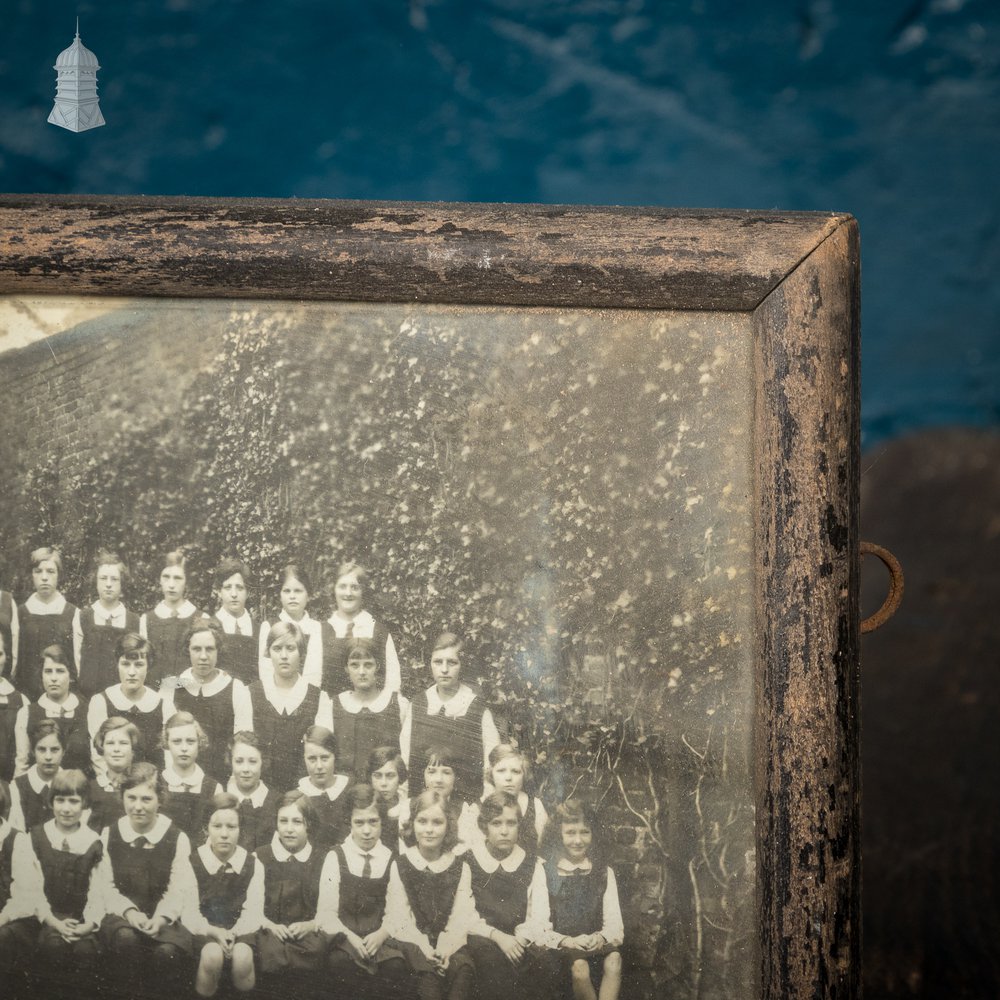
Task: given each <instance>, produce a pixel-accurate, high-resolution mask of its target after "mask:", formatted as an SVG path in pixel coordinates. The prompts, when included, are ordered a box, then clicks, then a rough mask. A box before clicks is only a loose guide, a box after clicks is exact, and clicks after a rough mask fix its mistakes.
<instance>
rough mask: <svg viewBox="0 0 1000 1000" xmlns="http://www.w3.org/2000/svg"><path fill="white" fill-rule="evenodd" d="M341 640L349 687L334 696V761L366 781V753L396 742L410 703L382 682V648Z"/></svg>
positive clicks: (341, 768)
mask: <svg viewBox="0 0 1000 1000" xmlns="http://www.w3.org/2000/svg"><path fill="white" fill-rule="evenodd" d="M343 643H344V645H346V646H347V661H346V674H347V680H348V682H349V683H350V689H349V690H346V691H341V692H340V694H338V695H335V696H334V697H333V733H334V736H335V738H336V750H337V764H338V765H339V767H340V770H341V771H343V772H344V774H350V775H352V776H353V777H354V778H355V780H357V781H367V780H368V775H367V774H366V773H365V769H366V767H367V764H368V756H369V754H370V753H371V752H372V750H374V749H375V748H376V747H378V746H384V745H391V744H395V745H397V746H398V745H399V734H400V731H401V730H402V728H403V723H404V721H405V720H406V719H407V718H408V716H409V712H410V703H409V702H408V701H407V700H406V699H405V698H404V697H403V696H402V695H401V694H400V693H399V691H398V690H393V689H391V688H389V687H388V686H387V685H386V684H385V671H384V670H383V667H382V664H381V663H380V662H379V657H380V656H381V652H380V650H379V649H378V647H376V646H375V645H374V643H373V642H372V641H371V640H370V639H351V640H349V641H348V640H343ZM325 648H326V647H325V646H324V649H325Z"/></svg>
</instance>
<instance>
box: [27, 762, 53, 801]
mask: <svg viewBox="0 0 1000 1000" xmlns="http://www.w3.org/2000/svg"><path fill="white" fill-rule="evenodd" d="M24 773H25V774H26V775H27V776H28V784H29V785H31V790H32V791H33V792H34V793H35V794H36V795H41V794H42V792H43V791H44V790H45V789H46V788H48V787H49V786H50V785H51V784H52V779H51V778H50V779H49V780H48V781H46V780H45V779H44V778H43V777H42V776H41V775H40V774H39V773H38V765H37V764H32V765H31V767H29V768H28V770H27V771H25V772H24Z"/></svg>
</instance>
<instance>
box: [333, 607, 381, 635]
mask: <svg viewBox="0 0 1000 1000" xmlns="http://www.w3.org/2000/svg"><path fill="white" fill-rule="evenodd" d="M326 623H327V625H329V626H330V628H332V629H333V631H334V634H335V635H336V636H338V637H339V638H341V639H343V638H344V637H345V636H346V635H347V626H348V625H353V626H354V631H353V632H352V634H351V638H353V639H370V638H371V637H372V634H373V633H374V630H375V619H374V618H373V617H372V616H371V614H370V613H369V612H368V611H364V610H362V611H359V612H358V613H357V614H356V615H355V616H354V617H353V618H345V617H344V616H343V615H342V614H341V613H340V612H339V611H334V613H333V614H332V615H330V617H329V618H327V620H326Z"/></svg>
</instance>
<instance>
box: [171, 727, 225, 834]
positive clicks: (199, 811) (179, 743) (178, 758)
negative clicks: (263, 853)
mask: <svg viewBox="0 0 1000 1000" xmlns="http://www.w3.org/2000/svg"><path fill="white" fill-rule="evenodd" d="M207 745H208V738H207V737H206V736H205V730H204V729H202V728H201V726H200V725H199V724H198V720H197V719H195V717H194V716H193V715H191V713H190V712H174V714H173V715H171V716H170V718H169V719H167V722H166V725H165V726H164V727H163V749H164V750H165V751H166V757H165V759H166V767H164V768H163V783H164V785H166V788H167V797H166V799H165V800H164V801H163V803H162V805H161V809H162V811H163V813H164V815H166V816H169V817H170V819H172V820H173V821H174V822H175V823H176V824H177V826H178V827H179V828H180V829H181V830H183V831H184V833H186V834H187V835H188V837H193V838H196V839H198V840H200V839H201V835H202V833H203V832H204V829H205V824H206V823H207V822H208V817H209V816H210V815H211V812H212V801H213V799H214V798H215V796H216V795H217V794H218V793H219V792H221V791H222V786H221V785H220V784H219V783H218V782H217V781H216V780H215V779H214V778H212V777H210V776H209V775H207V774H205V772H204V771H203V770H202V769H201V767H200V765H199V764H198V757H199V756H200V754H201V752H202V751H203V750H204V749H205V747H206V746H207Z"/></svg>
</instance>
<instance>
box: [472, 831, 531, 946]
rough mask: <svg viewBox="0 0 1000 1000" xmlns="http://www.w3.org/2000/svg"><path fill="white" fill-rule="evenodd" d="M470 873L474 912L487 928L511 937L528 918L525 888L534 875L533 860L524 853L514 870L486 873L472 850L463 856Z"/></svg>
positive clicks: (500, 869) (500, 868) (499, 869)
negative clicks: (474, 902) (492, 928)
mask: <svg viewBox="0 0 1000 1000" xmlns="http://www.w3.org/2000/svg"><path fill="white" fill-rule="evenodd" d="M463 858H464V860H465V862H466V864H467V865H468V866H469V870H470V871H471V873H472V895H473V898H474V899H475V901H476V911H477V912H478V913H479V915H480V916H481V917H482V918H483V920H485V921H486V923H488V924H489V925H490V927H494V928H496V929H497V930H498V931H503V933H504V934H513V933H514V929H515V928H516V927H518V926H519V925H520V924H523V923H524V921H525V919H526V917H527V915H528V888H529V887H530V885H531V880H532V878H533V877H534V874H535V858H533V857H532V856H531V855H530V854H525V857H524V860H523V861H522V862H521V865H520V867H519V868H518V869H517V870H516V871H512V872H508V871H505V870H504V869H503V867H498V868H497V869H496V871H492V872H488V871H486V869H485V868H483V867H482V866H481V865H480V864H479V862H478V861H477V860H476V855H475V852H474V851H469V852H468V853H467V854H465V855H463Z"/></svg>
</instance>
